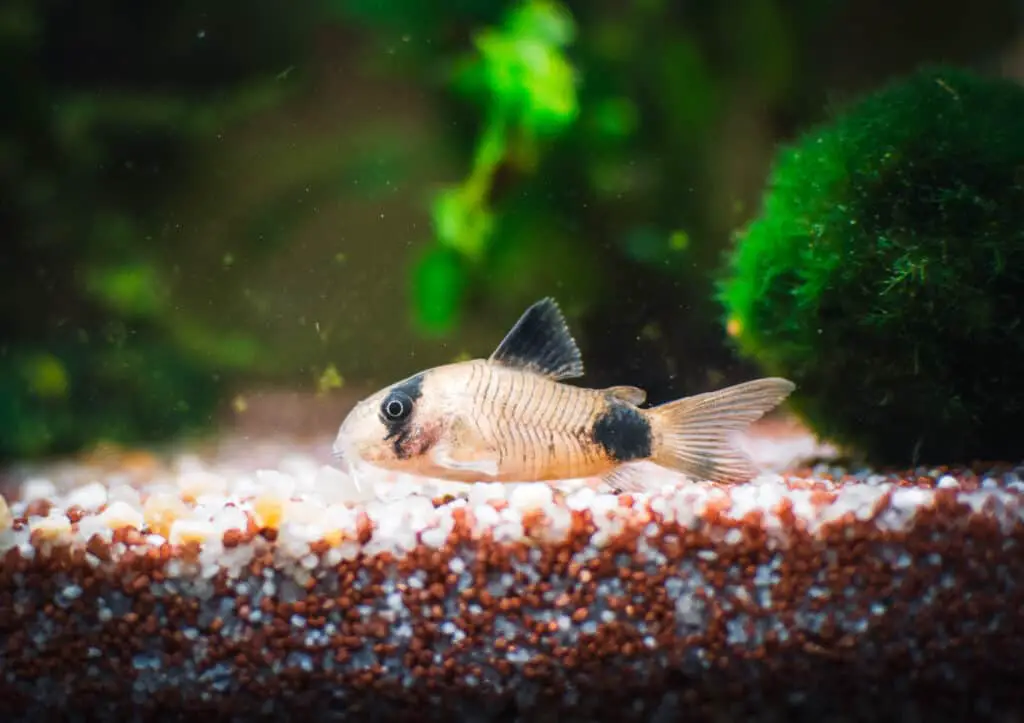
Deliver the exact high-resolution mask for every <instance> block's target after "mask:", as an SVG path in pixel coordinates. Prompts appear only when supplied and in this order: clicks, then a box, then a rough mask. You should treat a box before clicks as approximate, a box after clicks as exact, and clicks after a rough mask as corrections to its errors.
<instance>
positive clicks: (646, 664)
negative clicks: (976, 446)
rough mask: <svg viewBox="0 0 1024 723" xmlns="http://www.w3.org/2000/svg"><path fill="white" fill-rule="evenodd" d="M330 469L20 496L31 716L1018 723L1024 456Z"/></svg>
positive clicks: (13, 597)
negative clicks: (662, 467) (462, 481)
mask: <svg viewBox="0 0 1024 723" xmlns="http://www.w3.org/2000/svg"><path fill="white" fill-rule="evenodd" d="M801 444H803V445H804V446H803V447H800V445H801ZM758 445H760V448H759V449H758ZM787 445H788V446H787ZM794 445H795V447H794ZM812 447H813V445H810V446H808V444H807V443H806V440H804V441H801V440H795V441H789V442H786V441H778V440H773V439H769V440H761V441H758V440H757V439H752V440H751V445H750V447H749V448H750V449H751V450H752V452H756V456H759V457H760V459H762V460H768V459H769V458H770V457H771V456H772V455H773V454H774V455H775V456H776V458H777V459H776V460H775V462H776V463H777V464H784V463H785V459H786V458H787V455H789V456H792V455H793V454H794V449H797V448H798V451H799V453H800V454H803V453H809V452H810V451H811V450H812ZM780 450H781V451H780ZM797 456H799V454H798V455H797ZM329 463H330V453H329V440H328V441H324V442H322V443H310V444H308V445H306V446H304V447H303V446H298V445H295V444H280V445H273V444H269V443H261V444H256V443H253V442H247V441H245V440H236V441H234V442H232V443H228V444H225V445H224V447H223V448H221V449H220V450H218V451H217V453H216V454H212V455H210V456H207V457H203V456H199V455H196V454H192V453H188V454H186V453H181V454H178V455H176V456H174V457H172V458H171V459H170V460H169V462H167V463H164V462H161V461H159V460H157V459H156V458H151V457H148V456H147V455H144V454H137V455H131V454H129V455H125V456H121V457H118V458H116V459H113V460H106V461H105V462H104V461H102V460H101V461H97V462H93V463H91V464H85V463H82V462H78V463H75V464H67V465H63V466H55V467H48V468H45V469H37V470H35V471H33V472H31V473H23V474H21V476H19V477H17V478H15V477H11V478H9V479H8V482H7V489H6V492H7V502H6V503H4V504H3V505H2V509H0V529H2V530H3V531H2V532H0V559H2V563H0V670H2V682H0V695H2V700H3V709H4V717H3V720H4V721H30V720H33V721H34V720H58V719H63V720H83V721H84V720H108V721H114V720H177V719H180V718H182V717H183V716H185V715H186V714H188V715H195V714H202V715H206V716H208V717H210V718H211V719H217V720H238V721H243V720H246V721H247V720H289V719H297V718H298V717H299V716H310V717H311V718H310V719H311V720H316V721H335V720H337V721H341V720H346V721H347V720H352V721H366V720H381V721H404V720H437V721H497V720H502V721H512V720H521V721H548V720H552V721H554V720H558V721H562V722H564V721H597V720H602V721H603V720H609V721H612V720H614V721H632V720H644V721H670V720H677V719H683V718H685V719H687V720H779V721H783V720H823V719H825V718H826V717H828V719H830V720H885V719H896V718H900V719H902V720H936V719H958V720H966V719H971V720H986V719H991V720H996V719H998V720H1013V719H1016V718H1014V717H1012V715H1011V714H1012V712H1013V710H1014V708H1013V706H1014V705H1016V703H1015V701H1016V700H1017V699H1018V698H1019V691H1020V689H1021V687H1022V684H1024V675H1022V671H1024V664H1022V662H1021V661H1022V655H1021V651H1022V650H1024V617H1022V614H1021V612H1022V604H1024V546H1022V545H1024V520H1022V518H1024V506H1022V504H1021V503H1022V492H1024V482H1022V475H1024V468H1022V467H1021V466H1015V465H987V466H984V467H979V468H977V469H974V470H970V469H952V468H950V469H927V470H924V469H922V470H916V471H915V472H914V473H913V474H904V475H899V474H895V473H873V472H870V471H859V472H857V473H855V474H851V473H848V472H846V471H844V470H841V469H838V468H830V467H827V466H826V465H824V464H819V465H818V466H816V467H813V468H799V467H792V466H791V467H790V471H788V472H785V473H779V472H775V471H767V472H765V473H764V474H762V475H761V476H760V477H758V478H757V479H755V480H753V481H751V482H750V483H747V484H742V485H738V486H735V487H732V488H728V487H717V486H714V485H710V484H705V483H695V482H691V481H688V480H685V479H683V478H680V477H677V476H674V475H669V474H667V473H664V472H661V471H659V470H657V469H655V468H652V469H651V471H650V475H651V479H652V481H655V480H656V481H659V482H660V483H661V484H660V486H659V488H658V489H657V491H654V492H652V493H648V494H621V495H618V496H615V495H612V494H609V493H606V492H603V491H602V490H600V489H594V488H593V485H590V484H588V483H587V481H581V480H576V481H569V482H566V483H565V484H564V485H556V486H549V485H545V484H525V485H511V486H499V485H492V484H481V485H476V486H469V485H444V484H443V483H440V482H434V481H424V480H414V479H410V478H398V477H393V476H388V477H384V476H382V477H381V479H379V480H377V481H375V482H374V483H373V484H367V483H366V480H365V479H364V478H363V477H361V478H360V481H361V485H362V486H361V487H359V488H357V487H356V486H355V485H354V484H353V483H352V481H351V480H350V479H349V478H348V477H346V476H345V475H343V474H342V473H341V472H339V471H337V470H335V469H332V468H331V467H330V464H329ZM1000 716H1002V717H1000ZM1006 716H1010V717H1006Z"/></svg>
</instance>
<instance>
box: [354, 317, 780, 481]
mask: <svg viewBox="0 0 1024 723" xmlns="http://www.w3.org/2000/svg"><path fill="white" fill-rule="evenodd" d="M582 375H583V360H582V357H581V355H580V351H579V349H578V348H577V346H576V342H575V340H574V339H573V338H572V335H571V334H570V332H569V329H568V326H567V324H566V322H565V318H564V316H563V315H562V312H561V310H560V309H559V308H558V305H557V304H556V303H555V301H554V300H553V299H551V298H545V299H541V300H540V301H538V302H536V303H535V304H533V305H532V306H530V308H528V309H527V310H526V311H525V312H524V313H523V315H522V316H521V317H520V318H519V320H518V321H517V322H516V324H515V325H514V326H513V327H512V329H511V330H510V331H509V332H508V334H506V336H505V338H504V339H503V340H502V341H501V343H500V344H499V345H498V347H497V348H496V349H495V350H494V352H493V353H492V354H491V356H490V357H488V358H487V359H473V360H470V361H464V362H457V363H453V364H446V365H443V366H438V367H434V368H431V369H427V370H424V371H421V372H419V373H417V374H414V375H413V376H410V377H408V378H406V379H404V380H402V381H399V382H396V383H394V384H392V385H390V386H388V387H385V388H384V389H381V390H379V391H378V392H376V393H374V394H373V395H371V396H369V397H368V398H366V399H364V400H362V401H360V402H359V403H358V404H356V405H355V407H353V408H352V410H351V411H350V412H349V413H348V415H347V416H346V417H345V419H344V421H343V422H342V424H341V427H340V428H339V430H338V435H337V437H336V439H335V441H334V454H335V458H336V459H337V460H338V461H339V463H340V464H341V466H342V467H344V468H347V470H348V471H349V472H350V473H353V474H354V473H355V471H354V469H353V466H354V465H358V464H363V463H366V464H370V465H373V466H376V467H379V468H383V469H388V470H393V471H398V472H406V473H409V474H414V475H420V476H424V477H433V478H437V479H445V480H450V481H455V482H480V481H486V482H530V481H550V480H564V479H578V478H589V477H598V478H600V480H601V481H603V482H605V483H606V484H608V485H610V486H611V487H612V488H613V489H615V490H617V491H623V490H637V489H643V484H642V479H641V478H642V473H641V472H639V471H638V470H637V465H636V463H639V462H653V463H654V464H657V465H660V466H662V467H665V468H668V469H672V470H676V471H678V472H681V473H683V474H685V475H686V476H688V477H691V478H696V479H705V480H710V481H714V482H725V483H729V482H739V481H744V480H749V479H750V478H751V477H753V476H755V475H756V474H757V470H756V468H755V467H754V466H753V464H752V463H751V461H750V459H749V458H748V457H747V456H746V454H744V453H743V451H742V450H740V449H739V448H738V447H737V446H736V445H735V440H733V439H732V435H733V434H734V433H736V432H739V431H741V430H742V429H743V428H745V427H746V426H747V425H749V424H750V423H751V422H753V421H755V420H756V419H758V418H760V417H761V416H763V415H764V414H765V413H766V412H768V411H769V410H771V409H772V408H774V407H775V406H777V405H778V404H780V403H781V402H782V401H783V400H784V399H785V398H786V397H787V396H788V395H789V394H790V392H792V391H793V389H794V388H795V385H794V384H793V383H792V382H791V381H789V380H787V379H781V378H776V377H769V378H763V379H756V380H754V381H749V382H744V383H742V384H737V385H735V386H731V387H727V388H725V389H721V390H718V391H713V392H707V393H704V394H697V395H694V396H690V397H683V398H681V399H676V400H673V401H669V402H666V403H664V404H661V405H658V406H654V407H648V408H642V407H641V405H642V404H643V403H644V402H645V401H646V399H647V393H646V392H645V391H644V390H643V389H640V388H639V387H634V386H625V385H623V386H613V387H608V388H605V389H589V388H585V387H582V386H576V385H570V384H566V383H564V380H566V379H572V378H577V377H581V376H582Z"/></svg>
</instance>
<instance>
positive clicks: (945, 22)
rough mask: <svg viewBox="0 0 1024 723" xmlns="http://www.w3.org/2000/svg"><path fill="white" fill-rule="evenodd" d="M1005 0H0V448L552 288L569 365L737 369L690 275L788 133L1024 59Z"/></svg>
mask: <svg viewBox="0 0 1024 723" xmlns="http://www.w3.org/2000/svg"><path fill="white" fill-rule="evenodd" d="M1018 5H1019V3H1017V2H1013V1H1009V0H977V1H976V2H974V3H971V4H970V5H968V6H965V5H963V4H962V3H953V2H943V3H935V2H924V0H906V1H904V2H899V3H892V2H881V0H867V1H864V0H862V1H859V2H851V1H849V0H831V1H829V0H790V1H789V2H783V1H782V0H733V1H731V2H722V3H679V2H671V1H670V0H640V1H638V2H634V3H622V2H611V1H610V0H606V1H593V0H586V1H584V0H578V1H575V2H568V3H565V4H562V5H553V4H547V3H526V4H517V3H509V2H491V1H485V0H459V1H456V2H444V3H441V2H433V1H430V2H427V1H424V0H388V1H383V0H376V1H371V0H320V1H318V2H306V3H293V2H286V1H285V0H247V1H246V2H237V1H236V0H221V1H220V2H209V1H200V0H186V1H185V2H173V3H172V2H167V1H166V0H161V1H156V2H149V3H138V2H129V1H128V0H94V1H93V2H86V3H82V2H71V1H70V0H59V1H58V0H8V2H5V3H4V4H3V6H2V8H0V53H2V55H3V57H2V61H3V62H2V63H0V78H2V80H0V83H2V90H3V93H2V96H0V97H2V99H3V100H2V106H3V113H2V114H0V236H2V238H3V264H2V267H0V303H2V304H3V308H2V310H3V315H2V317H0V440H2V441H0V457H24V456H32V455H41V454H51V453H58V452H66V451H72V450H75V449H78V448H80V447H81V446H83V445H91V444H93V443H95V442H97V441H101V440H113V441H121V442H126V443H140V442H144V441H152V440H158V439H167V438H172V437H174V436H175V435H178V434H180V433H182V432H186V431H189V430H203V429H207V428H209V424H210V422H211V421H218V420H222V419H224V418H225V417H224V415H228V416H244V415H245V414H246V413H247V412H249V411H251V410H254V409H255V406H254V404H253V402H254V400H257V399H258V398H259V396H260V394H259V392H260V391H261V390H264V391H265V390H289V391H294V392H295V393H296V394H299V395H300V397H299V398H302V395H306V396H308V397H309V399H310V400H311V401H310V404H315V403H318V402H314V401H312V400H317V399H319V400H323V399H325V398H326V399H333V400H341V399H349V398H351V397H352V396H353V395H358V394H360V393H362V392H363V391H365V390H367V389H369V388H373V387H376V386H380V385H382V384H384V383H387V382H389V381H391V380H393V379H396V378H400V377H402V376H405V375H407V374H409V373H411V372H413V371H415V370H417V369H420V368H423V367H426V366H430V365H434V364H438V363H443V362H447V361H451V360H452V359H454V358H457V357H459V356H466V355H469V356H481V355H486V354H487V353H489V352H490V350H491V348H493V346H494V345H495V344H496V343H497V342H498V340H499V339H500V338H501V336H502V335H503V333H504V332H505V330H506V329H507V327H508V325H510V324H511V323H512V322H513V321H514V320H515V318H516V317H517V316H518V314H519V313H520V312H521V311H522V310H523V309H524V308H525V307H526V306H527V305H528V304H529V303H531V302H532V301H534V300H536V299H537V298H539V297H540V296H543V295H553V296H555V297H556V298H557V299H558V300H559V302H560V303H561V304H562V306H563V308H564V309H565V311H566V313H567V315H568V316H569V317H570V322H571V324H572V327H573V330H574V332H575V333H576V334H577V337H578V340H579V343H580V346H581V348H582V349H583V352H584V355H585V360H586V364H587V376H586V377H585V379H584V381H585V383H587V384H588V385H590V386H600V385H605V384H616V383H629V384H636V385H639V386H642V387H645V388H647V389H648V391H649V399H650V400H651V401H652V402H658V401H660V400H664V399H667V398H669V397H675V396H680V395H682V394H688V393H693V392H696V391H703V390H705V389H708V388H710V387H711V386H715V385H720V384H723V383H725V382H728V381H738V380H740V379H743V378H746V377H748V376H750V375H752V374H754V373H756V368H754V367H753V366H752V365H751V363H749V362H746V363H740V362H738V361H737V360H736V359H735V358H734V355H733V353H732V351H731V348H730V346H729V343H728V338H727V334H726V332H725V324H724V319H723V312H722V310H721V308H719V307H718V306H717V304H716V303H715V302H714V301H713V300H712V288H713V282H714V279H715V278H716V274H718V273H719V271H720V269H721V265H722V261H723V254H724V253H725V252H726V251H727V250H728V248H729V246H730V243H731V239H732V234H733V233H734V232H735V231H737V230H738V229H740V228H742V226H743V225H744V224H745V223H746V221H747V220H749V218H750V217H751V216H752V215H753V214H754V213H756V211H757V206H758V202H759V197H760V193H761V190H762V187H763V183H764V179H765V176H766V173H767V170H768V167H769V164H770V162H771V158H772V155H773V153H774V151H775V149H776V147H777V145H778V144H779V143H780V142H785V141H786V140H788V139H791V138H793V137H794V136H795V135H796V134H798V133H799V132H800V131H801V129H803V128H805V127H807V126H809V125H810V124H813V123H816V122H818V121H821V120H824V119H826V118H827V117H828V116H829V114H830V113H832V112H834V111H835V110H837V109H839V108H841V107H842V106H843V104H844V103H845V102H847V101H848V100H851V99H853V98H855V97H857V95H858V94H860V93H863V92H866V91H868V90H870V89H872V88H874V87H876V86H878V85H879V84H881V83H883V82H886V81H887V80H890V79H892V78H894V77H896V76H899V75H901V74H903V73H906V72H909V71H910V70H912V69H914V68H915V67H917V66H918V65H920V64H922V63H930V62H945V63H956V64H961V65H964V66H968V67H972V68H975V69H978V70H981V71H984V72H989V73H997V74H1002V75H1007V76H1011V77H1024V40H1022V35H1021V24H1020V20H1021V12H1020V9H1019V8H1018ZM517 8H518V14H516V12H517ZM481 33H485V35H484V36H481V35H480V34H481ZM480 37H484V38H486V39H485V41H484V42H483V44H482V45H480V44H477V43H476V39H478V38H480ZM481 48H483V50H481ZM524 59H525V60H530V59H534V60H536V61H537V62H536V64H534V65H529V64H528V63H524ZM567 69H572V72H573V73H574V75H575V78H576V81H575V82H567V81H566V77H567V76H564V75H562V74H560V73H561V71H565V70H567ZM481 159H483V160H486V161H488V163H485V164H478V165H477V166H475V165H474V164H475V163H476V161H479V160H481ZM475 167H476V169H477V172H476V174H474V168H475ZM460 190H461V194H460V193H458V191H460ZM446 193H453V194H454V195H445V194H446ZM446 199H447V202H446ZM481 219H483V220H484V221H485V222H487V220H488V219H489V231H488V232H483V233H478V232H477V231H475V230H474V229H479V228H481V227H480V226H478V225H475V224H476V223H479V222H480V221H481ZM299 406H301V403H300V404H299ZM278 411H279V412H281V414H280V415H279V416H277V417H276V418H275V417H274V416H273V415H271V417H270V424H271V426H272V427H276V431H279V432H282V433H288V432H289V431H294V429H295V426H294V425H297V424H298V422H294V421H291V420H292V419H293V418H292V417H290V416H288V415H287V414H285V413H284V409H283V408H280V407H279V408H278ZM332 414H333V412H332ZM324 419H326V420H327V423H333V422H332V421H331V420H332V419H333V417H332V416H331V415H327V416H326V417H324Z"/></svg>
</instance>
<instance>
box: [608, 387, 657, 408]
mask: <svg viewBox="0 0 1024 723" xmlns="http://www.w3.org/2000/svg"><path fill="white" fill-rule="evenodd" d="M604 393H605V394H607V395H608V396H609V397H614V398H615V399H621V400H622V401H624V402H629V403H630V404H632V405H633V406H636V407H639V406H640V405H641V404H643V403H644V402H645V401H646V400H647V392H645V391H644V390H643V389H641V388H640V387H631V386H629V385H627V384H621V385H619V386H615V387H608V388H607V389H605V390H604Z"/></svg>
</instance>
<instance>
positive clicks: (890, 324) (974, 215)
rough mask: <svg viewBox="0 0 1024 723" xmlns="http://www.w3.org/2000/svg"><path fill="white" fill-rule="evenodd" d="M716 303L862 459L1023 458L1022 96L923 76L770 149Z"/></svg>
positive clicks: (966, 79) (970, 77)
mask: <svg viewBox="0 0 1024 723" xmlns="http://www.w3.org/2000/svg"><path fill="white" fill-rule="evenodd" d="M720 299H721V301H722V302H723V303H724V305H725V307H726V310H727V320H728V325H729V331H730V333H731V334H732V335H733V336H734V337H735V339H736V341H737V344H738V346H739V348H740V350H741V352H742V353H744V354H745V355H747V356H749V357H751V358H754V359H757V360H758V361H759V362H760V363H761V364H762V365H763V366H764V368H765V369H766V370H768V371H770V373H773V374H781V375H784V376H787V377H789V378H790V379H792V380H793V381H794V382H796V384H797V385H798V389H797V391H796V392H795V393H794V395H793V397H792V402H793V406H794V408H795V410H796V411H797V412H798V413H800V414H801V415H802V416H803V417H804V418H805V419H806V421H807V422H808V423H809V424H811V425H812V426H813V427H814V428H815V429H816V431H817V432H818V433H819V434H821V435H823V436H825V437H828V438H830V439H832V440H834V441H836V442H838V443H840V444H843V445H846V446H848V447H850V448H852V449H853V450H856V451H859V452H860V453H862V454H864V455H865V456H866V457H867V458H868V460H869V461H870V462H872V463H875V464H883V465H886V464H906V463H915V464H917V463H947V462H952V461H960V460H963V461H971V460H977V459H982V460H993V459H1015V460H1016V459H1021V458H1022V457H1024V424H1022V422H1024V324H1022V316H1024V88H1022V87H1021V86H1020V85H1019V84H1017V83H1015V82H1011V81H1009V80H1005V79H997V78H984V77H979V76H976V75H974V74H971V73H968V72H966V71H963V70H958V69H950V68H926V69H922V70H920V71H918V72H916V73H914V74H912V75H910V76H908V77H906V78H903V79H901V80H899V81H897V82H895V83H892V84H890V85H888V86H886V87H883V88H882V89H880V90H878V91H876V92H874V93H872V94H871V95H869V96H867V97H865V98H862V99H860V100H859V101H858V102H856V103H855V104H854V105H853V106H852V107H849V108H847V109H846V110H845V111H844V112H842V113H840V114H839V115H838V117H836V118H834V119H833V120H832V121H831V122H830V123H827V124H823V125H821V126H820V127H818V128H816V129H814V130H812V131H811V132H809V133H807V134H805V135H804V136H803V137H801V138H799V139H798V140H797V141H796V142H794V143H793V144H791V145H789V146H788V147H785V148H783V149H782V150H781V151H780V152H779V155H778V157H777V159H776V161H775V164H774V166H773V168H772V171H771V174H770V180H769V188H768V190H767V192H766V195H765V198H764V200H763V207H762V210H761V213H760V215H759V216H758V217H757V218H756V219H755V220H754V221H753V222H752V223H751V224H750V225H749V226H748V228H747V229H746V230H745V232H744V234H743V235H742V236H741V238H740V240H739V242H738V244H737V247H736V249H735V251H734V252H733V255H732V257H731V259H730V264H729V269H728V273H727V276H726V278H725V279H723V281H722V283H721V286H720Z"/></svg>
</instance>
